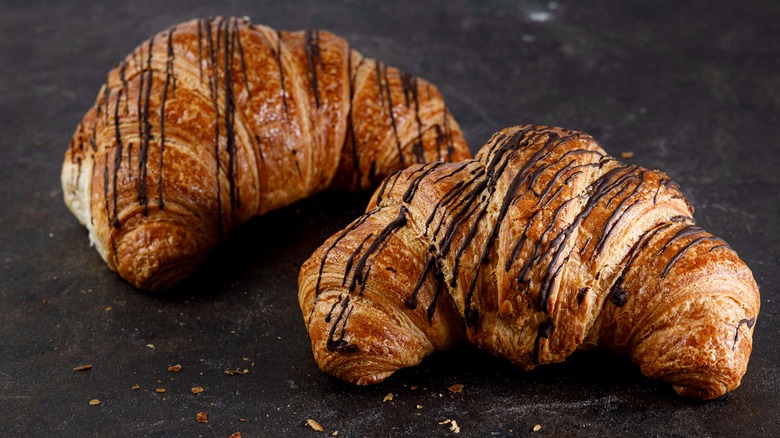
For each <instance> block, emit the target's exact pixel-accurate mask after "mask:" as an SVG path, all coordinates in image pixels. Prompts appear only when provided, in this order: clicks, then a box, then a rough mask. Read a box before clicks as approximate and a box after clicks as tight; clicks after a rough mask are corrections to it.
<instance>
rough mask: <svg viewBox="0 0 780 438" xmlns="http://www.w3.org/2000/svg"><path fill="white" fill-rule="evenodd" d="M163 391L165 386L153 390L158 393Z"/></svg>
mask: <svg viewBox="0 0 780 438" xmlns="http://www.w3.org/2000/svg"><path fill="white" fill-rule="evenodd" d="M165 391H167V389H165V388H156V389H155V390H154V392H157V393H160V394H162V393H164V392H165Z"/></svg>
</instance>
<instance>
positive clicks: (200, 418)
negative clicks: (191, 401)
mask: <svg viewBox="0 0 780 438" xmlns="http://www.w3.org/2000/svg"><path fill="white" fill-rule="evenodd" d="M195 421H197V422H198V423H208V422H209V414H207V413H205V412H198V413H197V414H196V415H195Z"/></svg>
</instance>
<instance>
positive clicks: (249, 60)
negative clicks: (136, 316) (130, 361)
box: [62, 17, 469, 289]
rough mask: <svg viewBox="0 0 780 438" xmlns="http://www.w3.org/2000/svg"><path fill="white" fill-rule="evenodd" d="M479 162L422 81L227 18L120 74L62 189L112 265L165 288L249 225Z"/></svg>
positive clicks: (88, 125)
mask: <svg viewBox="0 0 780 438" xmlns="http://www.w3.org/2000/svg"><path fill="white" fill-rule="evenodd" d="M468 156H469V152H468V148H467V146H466V144H465V141H464V139H463V136H462V134H461V132H460V128H459V127H458V125H457V123H456V122H455V120H454V119H453V118H452V116H451V115H450V114H449V112H448V111H447V108H446V106H445V105H444V101H443V99H442V97H441V95H440V94H439V92H438V90H437V89H436V87H434V86H433V85H431V84H429V83H428V82H426V81H425V80H424V79H421V78H415V77H413V76H411V75H408V74H406V73H404V72H401V71H399V70H398V69H395V68H392V67H387V66H386V65H384V64H383V63H381V62H378V61H374V60H372V59H368V58H363V56H362V55H360V53H358V52H357V51H355V50H353V49H351V48H350V47H349V44H348V43H347V42H346V41H345V40H344V39H342V38H340V37H337V36H335V35H333V34H331V33H329V32H325V31H316V30H311V31H299V32H285V31H276V30H274V29H271V28H269V27H266V26H260V25H256V24H252V23H250V22H249V21H247V20H244V19H236V18H222V17H217V18H213V19H208V20H206V19H199V20H192V21H189V22H186V23H182V24H179V25H176V26H174V27H172V28H170V29H169V30H167V31H164V32H161V33H159V34H157V35H155V36H154V37H152V38H151V39H150V40H148V41H146V42H144V43H142V44H141V45H139V46H138V48H137V49H136V50H135V51H133V53H131V54H130V55H128V56H127V57H126V58H125V59H124V60H123V61H122V62H121V63H119V65H117V66H116V67H115V68H113V69H112V70H111V71H110V72H109V73H108V76H107V80H106V83H105V85H104V86H103V88H102V89H101V91H100V93H99V94H98V96H97V99H96V101H95V104H94V106H93V107H92V108H91V109H90V110H89V111H88V112H87V114H86V115H85V116H84V119H83V120H82V122H81V123H80V124H79V126H78V127H77V129H76V132H75V134H74V136H73V139H72V141H71V144H70V147H69V149H68V151H67V152H66V154H65V161H64V163H63V168H62V184H63V191H64V195H65V202H66V204H67V205H68V206H69V208H70V209H71V211H73V213H74V214H75V215H76V217H77V218H78V219H79V221H80V222H81V223H82V224H84V225H85V226H86V227H87V228H88V230H89V234H90V240H91V241H92V242H93V243H94V244H95V245H96V248H97V250H98V251H99V252H100V254H101V256H102V257H103V258H104V260H105V261H106V263H108V265H109V266H110V267H111V269H114V270H116V271H118V272H119V273H120V275H122V277H124V278H126V279H127V280H128V281H130V282H131V283H133V284H135V285H136V286H138V287H140V288H144V289H160V288H165V287H168V286H170V285H172V284H173V283H175V282H176V281H178V280H180V279H182V278H183V277H186V276H187V275H188V274H189V273H191V272H192V271H193V270H194V269H195V268H196V267H197V266H198V265H199V264H200V263H201V262H202V261H203V259H204V257H205V254H206V253H207V252H208V251H209V250H210V249H211V248H213V247H214V246H215V245H217V244H218V243H219V242H220V240H221V239H223V238H224V236H225V235H226V234H227V232H228V231H229V230H230V229H231V228H232V227H234V226H236V225H238V224H240V223H242V222H244V221H246V220H248V219H249V218H251V217H254V216H256V215H259V214H262V213H264V212H266V211H269V210H272V209H276V208H279V207H283V206H285V205H288V204H290V203H292V202H295V201H297V200H299V199H301V198H303V197H306V196H309V195H311V194H313V193H316V192H318V191H322V190H324V189H326V188H329V187H338V188H347V189H351V190H362V189H367V188H369V187H371V186H373V185H374V184H376V183H377V182H378V181H381V179H382V178H384V176H386V175H387V174H388V173H389V172H390V171H392V170H394V169H399V168H401V167H405V166H407V165H410V164H412V163H422V162H428V161H434V160H448V161H451V160H461V159H464V158H467V157H468Z"/></svg>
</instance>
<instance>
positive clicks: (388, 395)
mask: <svg viewBox="0 0 780 438" xmlns="http://www.w3.org/2000/svg"><path fill="white" fill-rule="evenodd" d="M386 401H393V393H392V392H388V393H387V395H386V396H385V398H384V399H382V402H383V403H384V402H386Z"/></svg>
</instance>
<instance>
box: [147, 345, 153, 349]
mask: <svg viewBox="0 0 780 438" xmlns="http://www.w3.org/2000/svg"><path fill="white" fill-rule="evenodd" d="M146 346H147V347H149V348H151V349H152V350H154V344H146Z"/></svg>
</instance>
